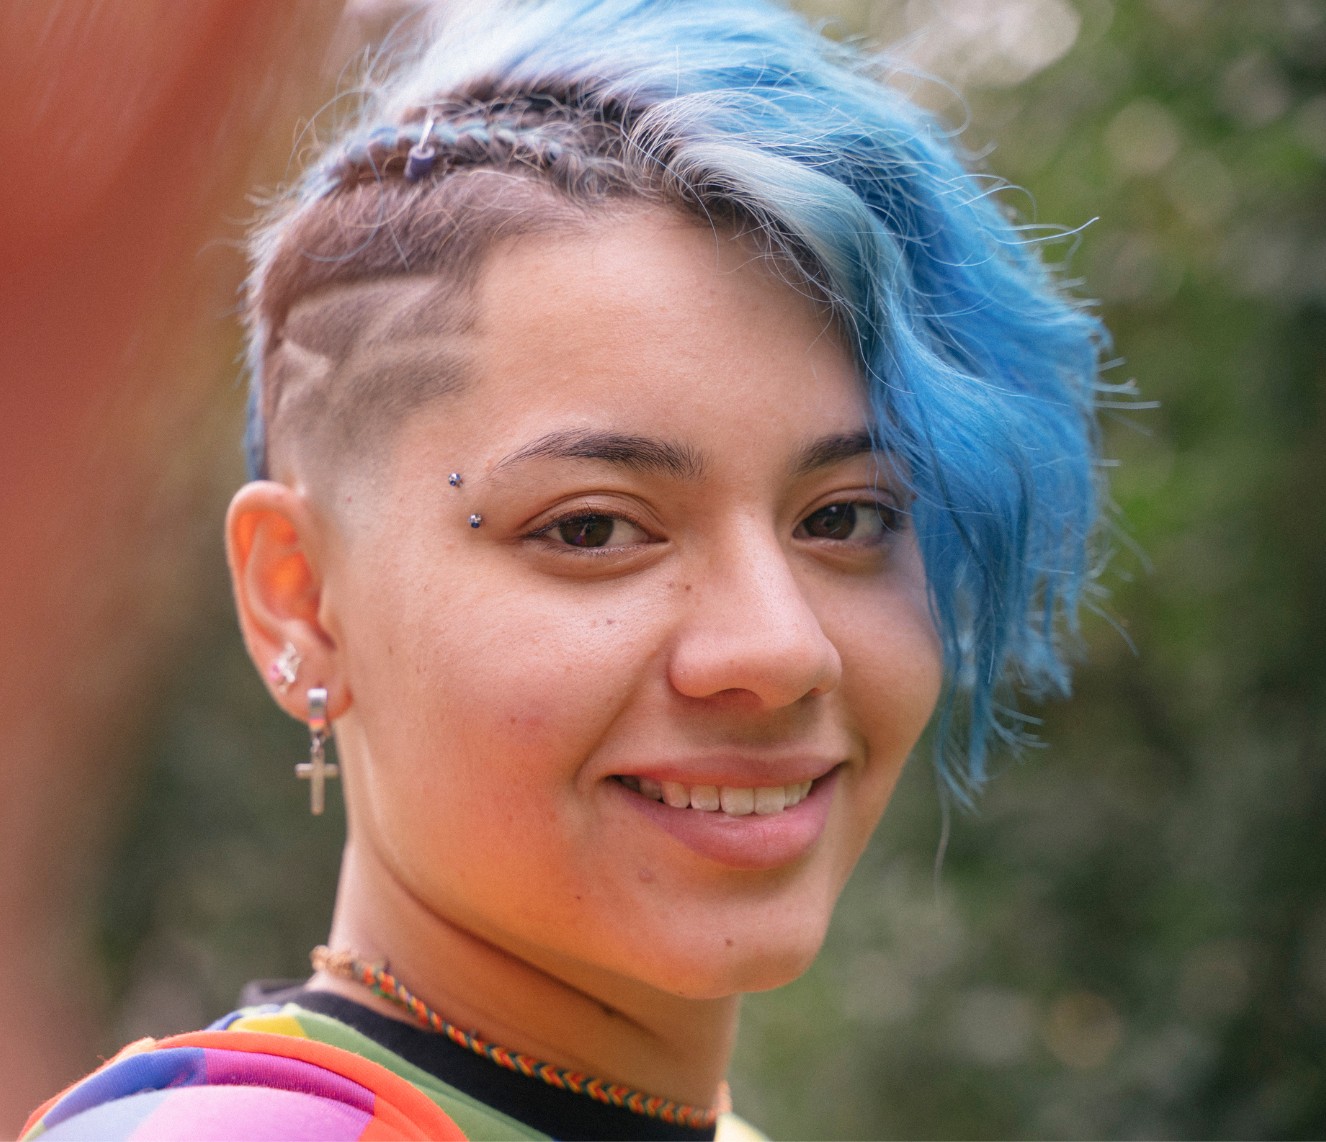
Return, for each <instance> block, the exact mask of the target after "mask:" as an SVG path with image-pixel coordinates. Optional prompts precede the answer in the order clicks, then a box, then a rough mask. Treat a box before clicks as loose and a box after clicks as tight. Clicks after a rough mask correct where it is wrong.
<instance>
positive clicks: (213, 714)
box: [98, 0, 1326, 1138]
mask: <svg viewBox="0 0 1326 1142" xmlns="http://www.w3.org/2000/svg"><path fill="white" fill-rule="evenodd" d="M801 6H802V7H803V8H804V9H806V10H807V11H809V12H811V13H812V14H814V15H815V16H816V17H817V18H821V19H824V20H826V21H828V22H829V28H830V31H831V32H832V34H835V35H854V34H860V33H868V34H870V35H871V36H872V37H876V38H879V39H880V40H882V41H884V42H898V43H899V49H898V50H899V51H900V52H901V54H902V55H903V56H904V57H905V58H907V59H909V60H911V61H913V62H914V63H915V65H916V66H918V67H920V68H923V69H926V70H927V71H928V72H930V73H931V74H933V75H936V76H938V77H941V78H942V79H944V80H946V81H948V84H947V85H946V84H940V83H935V82H923V81H919V80H903V81H901V82H904V83H905V84H906V85H907V87H908V89H909V90H910V91H911V92H912V93H913V95H914V96H915V97H916V98H918V99H920V100H921V101H923V102H926V103H928V104H930V105H931V106H933V107H935V108H936V110H937V111H938V112H939V113H940V114H941V115H942V116H943V117H944V119H945V120H946V121H948V122H949V123H952V124H955V125H962V124H964V123H965V124H966V127H965V130H964V132H963V134H962V136H961V139H962V142H963V144H964V145H965V146H966V147H968V148H969V149H970V150H971V151H972V152H973V153H974V154H975V155H976V156H977V162H978V163H979V164H980V165H981V166H983V167H986V168H988V169H990V170H993V171H996V172H998V174H999V175H1000V176H1002V177H1003V178H1005V179H1007V180H1009V181H1010V182H1011V183H1014V184H1017V185H1019V186H1024V187H1028V188H1030V189H1029V190H1028V191H1027V192H1011V191H1010V192H1005V194H1004V196H1003V197H1004V200H1005V201H1006V202H1007V204H1008V205H1009V207H1010V208H1011V209H1012V210H1014V211H1015V212H1017V213H1018V215H1019V216H1020V217H1022V218H1023V219H1024V220H1026V221H1027V222H1028V223H1033V224H1041V223H1044V224H1049V223H1054V224H1059V225H1062V226H1064V227H1067V228H1068V229H1070V230H1072V231H1073V236H1072V237H1070V238H1060V239H1058V240H1053V241H1051V240H1049V238H1050V236H1051V235H1053V233H1054V231H1053V230H1050V229H1048V228H1045V229H1040V228H1037V227H1033V229H1032V230H1030V231H1029V234H1031V235H1034V236H1037V237H1038V238H1041V239H1043V240H1045V241H1046V255H1047V257H1048V258H1049V259H1050V260H1052V261H1056V262H1064V263H1066V266H1067V272H1068V274H1069V276H1070V277H1072V278H1074V279H1078V278H1080V279H1081V282H1082V284H1081V285H1080V286H1079V287H1078V292H1080V293H1081V294H1082V295H1083V296H1085V297H1092V298H1097V299H1099V300H1100V304H1101V307H1102V310H1103V312H1104V314H1105V316H1106V319H1107V321H1108V323H1109V325H1110V327H1111V328H1112V330H1113V332H1114V335H1115V339H1116V345H1117V350H1118V354H1119V357H1120V361H1121V363H1119V364H1118V365H1116V366H1115V367H1114V368H1113V369H1112V370H1111V371H1110V373H1109V376H1110V378H1111V379H1112V380H1114V381H1116V382H1123V381H1126V380H1128V379H1130V378H1136V380H1137V382H1138V385H1139V387H1140V390H1141V392H1142V394H1143V396H1144V397H1145V398H1146V399H1148V400H1155V401H1158V402H1159V406H1158V408H1157V409H1155V410H1150V411H1140V410H1134V411H1127V410H1110V411H1108V412H1107V413H1106V441H1107V452H1108V454H1109V455H1110V456H1111V457H1112V458H1114V459H1117V460H1118V461H1119V467H1118V469H1117V471H1116V472H1115V473H1114V485H1113V487H1114V496H1115V499H1116V501H1117V505H1118V514H1119V517H1120V518H1121V519H1122V521H1123V529H1124V534H1121V536H1120V538H1119V539H1118V540H1117V541H1116V544H1115V546H1116V548H1117V550H1116V553H1115V558H1114V560H1113V562H1112V564H1111V568H1110V570H1109V571H1108V572H1107V573H1106V574H1105V576H1104V579H1103V582H1104V584H1105V585H1106V586H1107V587H1108V588H1109V595H1108V597H1107V598H1105V599H1104V600H1103V610H1104V612H1105V614H1106V616H1107V617H1105V618H1100V617H1096V618H1092V619H1091V620H1089V621H1088V623H1087V632H1086V633H1087V638H1086V641H1087V643H1088V644H1089V649H1088V651H1087V659H1086V662H1085V665H1084V666H1083V668H1082V670H1081V672H1080V674H1079V680H1078V684H1077V694H1076V697H1075V698H1074V699H1073V700H1072V701H1071V702H1069V703H1066V704H1062V705H1056V706H1053V707H1051V708H1048V709H1045V710H1044V711H1041V712H1042V713H1043V715H1044V726H1043V727H1042V734H1041V736H1042V738H1043V739H1044V741H1045V742H1046V743H1047V748H1045V749H1043V750H1033V751H1030V752H1029V753H1027V754H1026V755H1025V756H1024V757H1023V758H1021V759H1007V760H1006V761H1005V762H1004V763H1003V764H1002V766H1001V767H1000V771H999V772H998V773H997V774H996V776H995V777H994V780H993V781H992V784H991V787H990V789H989V792H988V794H987V796H986V797H985V798H984V800H983V802H982V804H981V806H980V808H979V810H978V811H977V812H976V813H970V814H969V813H964V812H954V814H953V816H952V820H951V822H950V832H949V835H948V839H947V848H946V851H945V852H944V854H943V859H942V862H941V861H939V860H938V859H937V858H938V857H939V856H940V847H941V834H942V822H943V814H942V807H941V805H940V804H939V801H938V800H937V797H936V794H935V790H934V784H933V780H932V777H931V774H930V771H929V770H928V768H927V766H926V764H925V762H924V760H923V759H918V761H917V762H916V764H914V765H913V766H912V768H911V769H910V770H909V772H908V774H907V776H906V777H905V778H904V781H903V783H902V786H901V787H900V790H899V793H898V795H897V798H896V801H895V804H894V806H893V807H892V808H891V809H890V811H889V813H888V815H887V817H886V818H885V822H884V825H883V827H882V828H881V830H880V833H879V835H878V837H877V838H876V843H875V844H874V846H873V848H872V849H871V851H870V852H869V853H868V855H867V857H866V859H865V861H864V862H863V865H862V867H861V868H860V870H859V872H858V874H857V875H856V877H855V878H854V880H853V882H852V884H851V886H850V888H849V892H848V895H847V897H846V898H845V900H844V902H843V905H842V907H841V909H840V912H839V916H838V920H837V922H836V925H835V928H834V930H833V933H832V935H831V938H830V942H829V945H828V947H827V948H826V950H825V953H824V955H823V956H822V958H821V960H820V962H819V963H818V964H817V965H816V967H815V968H814V969H813V970H812V971H811V972H810V973H809V974H808V975H807V976H806V977H805V978H804V979H803V980H801V981H800V982H798V983H797V984H795V985H793V986H791V987H789V988H786V989H784V990H782V991H781V992H778V993H774V994H770V995H766V996H757V997H754V998H752V999H751V1000H750V1001H749V1003H748V1009H747V1017H746V1020H745V1023H744V1026H743V1032H742V1039H741V1043H740V1047H739V1052H738V1058H737V1060H736V1065H735V1068H734V1074H733V1084H734V1089H735V1092H736V1098H737V1103H738V1107H739V1108H740V1109H741V1110H743V1111H744V1112H745V1113H746V1115H747V1116H748V1117H750V1118H751V1119H753V1120H754V1121H756V1122H758V1123H759V1124H760V1125H761V1126H763V1127H764V1128H765V1129H767V1130H768V1131H769V1132H770V1133H771V1134H773V1135H774V1136H775V1137H801V1138H812V1137H824V1138H889V1137H911V1138H958V1137H962V1138H1013V1137H1027V1138H1036V1137H1100V1138H1103V1137H1110V1138H1116V1137H1117V1138H1132V1137H1267V1138H1305V1137H1322V1136H1326V1073H1324V1068H1326V868H1324V864H1326V862H1324V861H1323V850H1324V848H1326V846H1324V845H1323V832H1324V831H1326V830H1324V828H1323V826H1324V825H1326V769H1324V768H1323V766H1322V759H1323V738H1324V733H1323V731H1326V718H1324V717H1323V709H1324V708H1326V602H1324V601H1323V600H1326V544H1323V536H1326V480H1324V479H1323V476H1322V468H1323V464H1324V462H1326V418H1324V417H1323V381H1324V380H1326V209H1324V208H1326V87H1324V85H1323V76H1324V73H1326V8H1324V7H1323V5H1321V4H1320V3H1315V2H1312V0H1268V2H1265V3H1255V4H1253V3H1247V4H1244V3H1218V2H1216V0H1114V2H1111V0H1071V2H1070V0H990V2H989V3H976V2H969V0H967V2H964V0H926V2H924V3H921V2H918V0H907V2H905V3H904V2H883V0H880V2H874V3H871V2H866V0H861V2H855V0H836V2H834V0H818V2H814V3H812V2H810V0H807V2H805V3H803V4H802V5H801ZM957 92H961V93H962V98H961V99H960V98H959V97H958V96H957V94H956V93H957ZM996 142H997V146H994V144H995V143H996ZM992 147H993V149H991V148H992ZM987 152H989V153H988V157H986V155H987ZM1097 218H1098V221H1092V220H1093V219H1097ZM1088 223H1090V225H1087V224H1088ZM1079 228H1082V229H1079ZM222 399H223V400H226V401H229V402H230V403H231V404H232V405H233V408H232V412H233V419H234V422H235V424H236V425H237V424H238V416H239V404H240V396H239V394H238V393H237V392H233V391H230V390H227V391H226V392H224V393H223V394H222ZM236 432H238V428H236ZM207 462H208V463H213V462H214V463H215V464H216V467H217V478H216V480H215V481H214V484H215V489H214V494H212V496H211V499H210V500H209V502H208V503H207V504H206V505H205V506H204V509H203V511H204V515H205V516H206V518H207V526H208V527H212V528H213V530H214V533H215V535H216V537H217V538H216V540H215V541H211V546H212V548H213V550H212V551H211V552H210V556H209V558H208V559H207V560H206V565H207V567H208V568H209V571H208V572H207V576H206V578H205V580H204V581H203V582H201V583H199V584H198V595H199V598H200V600H201V601H200V603H199V605H198V606H197V608H196V618H195V619H194V621H193V623H192V626H191V630H190V634H189V637H188V638H187V640H185V643H184V649H183V650H182V652H181V654H180V657H179V659H178V660H177V661H175V662H173V663H171V664H170V665H171V670H170V672H169V676H170V677H171V678H173V679H175V680H176V681H174V682H169V683H166V682H163V685H162V687H161V689H160V690H159V692H158V694H157V696H156V699H155V705H154V707H153V708H152V709H151V710H149V711H146V712H145V714H146V716H145V717H144V719H143V721H144V724H146V725H149V726H150V727H151V728H150V731H149V733H148V735H147V737H146V739H145V740H144V741H143V743H142V746H143V751H144V755H145V761H144V763H143V764H142V765H141V766H140V767H139V770H138V772H139V778H138V783H137V788H136V789H135V790H134V796H133V798H132V801H131V805H132V808H131V809H130V810H129V812H128V814H127V817H126V819H125V821H124V828H123V833H122V840H121V842H120V844H119V847H118V850H117V851H116V853H115V854H114V858H113V859H112V860H111V861H110V862H109V864H108V866H107V868H106V872H105V877H104V883H103V886H102V890H101V896H100V902H99V905H98V907H99V915H100V922H99V926H98V938H99V942H100V949H101V953H102V957H103V961H104V963H105V965H106V969H107V972H108V976H109V980H110V993H111V1001H112V1005H113V1008H114V1010H115V1012H116V1018H115V1026H114V1028H113V1030H112V1032H111V1034H110V1036H109V1038H108V1040H107V1043H106V1044H105V1046H106V1047H107V1048H110V1047H112V1046H113V1045H114V1044H116V1043H118V1042H120V1041H123V1040H124V1039H125V1038H126V1037H129V1036H134V1035H138V1034H145V1033H157V1034H160V1033H164V1032H167V1031H171V1030H176V1029H181V1028H184V1027H186V1026H197V1025H199V1024H200V1023H203V1022H205V1021H207V1020H209V1019H211V1018H213V1017H215V1016H216V1015H217V1014H219V1013H220V1012H222V1011H224V1010H227V1009H229V1008H230V1007H231V1006H233V1004H234V1002H235V999H236V996H237V994H238V991H239V988H240V986H241V985H242V984H243V983H244V982H245V981H246V980H249V979H251V978H255V977H264V976H265V977H294V976H299V975H302V974H304V973H305V972H306V970H307V959H306V957H307V950H308V949H309V948H310V947H311V946H312V945H314V944H315V943H318V942H319V941H320V940H321V939H322V938H323V937H324V935H325V931H326V925H327V921H328V917H329V915H330V904H331V900H332V895H333V892H334V888H335V878H336V864H337V859H338V854H339V845H340V842H341V829H342V823H343V818H342V817H341V815H340V812H339V805H338V804H333V805H332V807H331V808H330V810H329V812H328V815H327V817H326V818H324V819H322V820H311V819H310V818H309V817H308V815H307V811H306V795H307V790H306V789H305V788H304V786H303V785H302V784H300V783H297V782H295V781H294V780H293V779H292V777H291V776H290V766H291V764H292V763H293V762H294V761H295V760H298V758H299V757H300V756H301V755H302V753H303V751H304V748H305V743H304V738H303V735H302V733H301V730H300V727H298V726H296V725H294V724H291V723H289V722H287V721H285V720H284V719H283V717H282V716H281V715H279V714H278V713H277V712H276V711H275V710H274V709H273V708H272V707H271V706H270V704H269V703H268V701H267V699H266V697H265V694H264V691H263V688H262V686H261V684H260V682H259V680H258V678H257V676H256V675H255V673H254V672H253V670H252V668H251V667H250V666H249V664H248V662H247V660H246V659H245V657H244V654H243V650H242V647H241V645H240V642H239V638H238V634H237V633H236V631H235V627H234V623H233V619H232V617H231V612H230V605H229V596H228V588H227V585H226V582H225V577H224V567H223V557H222V552H221V548H220V514H221V510H222V505H223V503H224V499H223V497H224V494H225V493H226V492H227V491H228V490H229V488H231V487H233V486H234V485H235V484H237V483H238V481H239V479H240V478H241V473H240V470H239V463H238V454H237V449H235V448H232V447H231V446H230V444H229V442H222V443H221V444H219V445H218V447H217V454H216V457H215V459H214V461H213V460H210V459H209V460H208V461H207ZM333 801H334V799H333Z"/></svg>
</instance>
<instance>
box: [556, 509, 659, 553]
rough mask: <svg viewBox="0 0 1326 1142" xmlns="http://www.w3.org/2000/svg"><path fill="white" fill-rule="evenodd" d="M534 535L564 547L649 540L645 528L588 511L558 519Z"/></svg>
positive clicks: (626, 544)
mask: <svg viewBox="0 0 1326 1142" xmlns="http://www.w3.org/2000/svg"><path fill="white" fill-rule="evenodd" d="M534 534H535V535H536V536H537V537H540V538H543V539H547V540H550V541H551V542H553V543H554V544H556V545H558V546H561V545H565V546H567V547H599V548H602V547H629V546H631V545H632V544H636V543H646V542H648V541H649V535H648V534H647V533H646V532H645V531H644V529H643V528H640V527H638V526H637V525H636V524H634V523H632V522H631V521H630V520H628V519H624V518H622V517H621V516H615V515H595V514H588V513H587V514H584V515H573V516H567V517H566V518H565V519H559V520H557V521H556V522H554V523H551V524H549V525H548V526H547V527H544V528H541V529H540V530H539V531H537V532H535V533H534Z"/></svg>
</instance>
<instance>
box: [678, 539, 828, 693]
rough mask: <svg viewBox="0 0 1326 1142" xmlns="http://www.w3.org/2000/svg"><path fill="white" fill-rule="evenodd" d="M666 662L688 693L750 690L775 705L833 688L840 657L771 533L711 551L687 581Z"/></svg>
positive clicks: (680, 691)
mask: <svg viewBox="0 0 1326 1142" xmlns="http://www.w3.org/2000/svg"><path fill="white" fill-rule="evenodd" d="M688 586H689V588H690V589H689V592H688V594H687V598H688V600H689V601H690V606H689V608H688V609H687V610H686V612H685V618H684V620H683V622H682V623H681V625H680V627H679V629H678V633H677V638H676V641H675V643H674V645H673V648H672V654H671V660H670V663H669V679H670V681H671V683H672V686H673V688H674V689H675V690H676V691H677V692H678V693H680V694H683V695H685V696H686V697H690V698H711V697H714V696H716V695H731V696H733V697H736V696H739V695H743V694H744V695H748V696H750V699H751V700H753V701H754V702H756V703H758V704H759V705H760V706H761V707H764V708H768V709H777V708H780V707H784V706H790V705H792V704H793V703H795V702H797V701H799V700H800V699H802V698H805V697H812V696H815V695H818V694H823V693H826V692H828V691H830V690H832V689H834V688H835V687H836V686H837V685H838V683H839V681H840V680H841V678H842V670H843V664H842V658H841V656H840V655H839V653H838V648H837V647H836V646H835V645H834V643H833V642H832V640H831V639H830V638H829V637H828V635H827V634H826V633H825V631H824V628H823V626H822V625H821V623H820V619H819V616H818V615H817V614H816V613H815V610H814V609H813V607H812V606H811V603H810V600H809V599H807V597H806V594H805V592H804V590H803V589H802V586H801V584H800V583H799V582H798V581H797V578H796V576H795V574H794V572H793V569H792V567H791V565H790V564H789V562H788V558H787V554H786V552H784V551H783V549H782V547H781V545H779V544H778V543H777V541H776V540H775V539H774V538H773V537H766V539H765V541H763V542H761V543H759V544H758V545H756V544H751V543H746V544H743V545H741V546H739V547H738V548H737V550H735V551H734V550H732V549H731V548H728V549H726V550H724V551H722V552H716V553H714V555H713V557H712V559H711V562H710V565H709V567H708V569H707V572H706V573H705V574H704V575H702V576H698V577H697V578H696V579H695V580H694V581H693V582H690V583H689V584H688Z"/></svg>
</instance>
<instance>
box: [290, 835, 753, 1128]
mask: <svg viewBox="0 0 1326 1142" xmlns="http://www.w3.org/2000/svg"><path fill="white" fill-rule="evenodd" d="M328 943H329V946H330V947H331V948H333V949H336V950H347V951H353V952H355V953H356V954H358V955H359V956H361V957H362V958H363V959H366V960H370V961H376V962H379V963H383V964H386V965H388V966H389V967H390V970H391V971H392V973H393V974H394V975H395V976H396V977H397V978H398V979H399V980H400V981H401V982H402V983H404V984H405V985H406V986H407V987H408V988H409V989H410V990H411V991H413V992H414V993H415V995H417V996H418V997H419V998H420V999H422V1000H423V1001H424V1002H425V1003H427V1004H428V1005H429V1006H430V1007H432V1008H433V1009H434V1010H435V1011H437V1012H438V1013H439V1014H441V1015H442V1016H443V1017H444V1018H446V1019H447V1020H449V1021H450V1022H452V1023H454V1024H456V1025H457V1026H459V1027H462V1028H465V1029H467V1030H473V1031H476V1032H478V1034H479V1035H481V1036H482V1037H483V1038H485V1039H487V1040H488V1041H489V1042H491V1043H495V1044H500V1045H501V1046H503V1047H507V1048H509V1049H511V1050H514V1051H521V1052H524V1053H526V1054H530V1055H534V1056H536V1057H538V1058H540V1059H542V1060H544V1061H546V1062H549V1063H553V1064H555V1065H557V1066H560V1067H566V1068H570V1069H573V1070H579V1071H583V1072H585V1073H586V1074H589V1075H592V1076H594V1077H596V1078H601V1079H607V1080H610V1081H613V1082H619V1083H624V1084H626V1085H628V1086H632V1087H636V1088H638V1089H641V1090H645V1091H648V1092H649V1093H651V1094H657V1095H661V1096H663V1097H665V1098H669V1099H674V1100H676V1101H679V1102H685V1103H690V1104H693V1105H697V1106H709V1105H711V1104H713V1103H714V1101H715V1099H716V1097H717V1091H718V1088H719V1085H720V1084H721V1082H722V1080H723V1076H724V1074H725V1072H726V1070H727V1065H728V1059H729V1057H730V1055H731V1051H732V1045H733V1041H734V1039H735V1036H736V1026H737V1014H738V1006H739V1000H738V998H737V997H736V996H728V997H724V998H720V999H686V998H683V997H680V996H676V995H671V994H668V993H666V992H662V991H659V990H657V989H655V988H651V987H649V986H647V985H645V984H642V983H640V982H638V981H635V980H631V979H627V978H624V977H622V976H620V975H618V974H615V973H611V972H606V971H603V970H601V969H597V968H595V967H594V966H593V965H591V964H585V963H580V962H567V961H564V960H560V959H559V958H558V957H556V956H554V955H550V954H548V953H547V952H546V951H545V950H543V949H535V948H528V947H519V946H514V942H513V941H510V940H507V939H504V938H503V937H502V934H500V933H479V932H475V931H473V930H471V929H469V928H467V927H466V926H465V925H463V924H460V923H457V922H455V921H454V920H452V919H450V918H447V917H444V916H440V915H438V914H437V913H436V912H435V911H433V910H431V909H429V908H428V907H426V906H425V905H424V903H423V902H422V901H421V900H419V899H418V898H417V897H416V896H414V895H413V894H411V893H410V892H409V891H408V890H407V889H406V888H405V886H404V885H402V884H401V883H400V882H399V880H397V879H396V878H395V877H394V876H392V875H391V874H390V872H389V871H388V870H387V869H386V868H385V867H384V866H383V865H382V864H381V863H380V862H378V861H376V860H374V859H373V858H372V856H371V854H369V853H366V852H364V851H362V849H360V848H359V847H358V846H356V845H354V844H353V843H351V844H349V845H348V846H347V848H346V854H345V861H344V864H343V866H342V871H341V884H340V889H339V891H338V893H337V901H336V912H335V916H334V918H333V922H332V931H331V936H330V938H329V941H328ZM313 985H314V986H315V987H319V988H322V989H324V990H327V991H334V992H337V993H338V994H341V995H344V996H346V997H347V998H349V999H353V1000H355V1001H356V1002H359V1003H363V1004H365V1005H366V1006H370V1007H372V1008H374V1009H375V1010H377V1011H380V1012H381V1013H382V1014H384V1015H388V1016H391V1017H393V1018H397V1019H401V1020H404V1021H407V1022H408V1021H411V1020H410V1017H409V1016H408V1015H406V1014H405V1013H404V1012H403V1011H402V1010H401V1009H400V1008H399V1007H397V1006H395V1005H394V1004H392V1003H390V1002H388V1001H387V1000H384V999H381V998H379V997H377V996H375V995H373V994H372V993H371V992H369V991H368V990H367V989H365V988H362V987H360V986H358V985H357V984H353V983H350V982H348V981H345V980H341V979H337V978H335V977H333V976H330V975H327V974H326V973H318V974H317V975H315V976H314V979H313Z"/></svg>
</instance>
